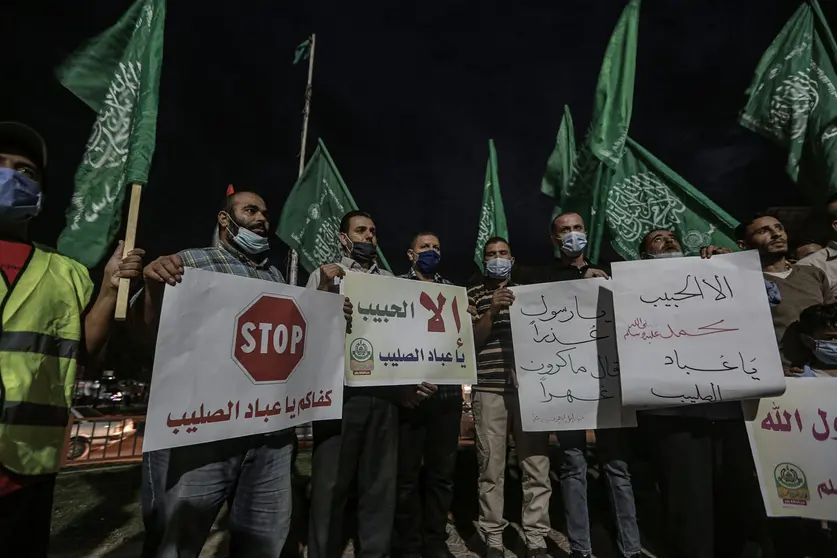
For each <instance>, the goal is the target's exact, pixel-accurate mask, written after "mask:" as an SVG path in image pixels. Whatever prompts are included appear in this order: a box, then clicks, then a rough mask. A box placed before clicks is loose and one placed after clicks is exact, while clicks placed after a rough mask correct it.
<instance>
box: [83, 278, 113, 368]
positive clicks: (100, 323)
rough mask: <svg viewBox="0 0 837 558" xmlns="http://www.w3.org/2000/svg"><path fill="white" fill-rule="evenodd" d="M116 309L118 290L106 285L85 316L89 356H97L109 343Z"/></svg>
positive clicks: (86, 344) (85, 341)
mask: <svg viewBox="0 0 837 558" xmlns="http://www.w3.org/2000/svg"><path fill="white" fill-rule="evenodd" d="M115 311H116V291H115V290H114V289H112V288H110V287H109V286H107V285H104V286H102V290H101V291H99V296H98V297H96V302H95V303H94V304H93V306H92V307H91V308H90V311H89V312H87V315H86V316H85V317H84V346H85V348H86V349H87V355H88V357H90V358H96V357H97V356H98V355H99V351H101V350H102V348H103V347H104V346H105V343H107V340H108V335H110V328H111V324H112V322H113V315H114V312H115Z"/></svg>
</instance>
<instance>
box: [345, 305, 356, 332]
mask: <svg viewBox="0 0 837 558" xmlns="http://www.w3.org/2000/svg"><path fill="white" fill-rule="evenodd" d="M354 312H355V307H354V305H353V304H352V301H351V300H349V297H346V298H344V299H343V315H344V316H345V317H346V333H351V332H352V314H354Z"/></svg>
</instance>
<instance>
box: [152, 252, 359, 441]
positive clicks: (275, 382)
mask: <svg viewBox="0 0 837 558" xmlns="http://www.w3.org/2000/svg"><path fill="white" fill-rule="evenodd" d="M345 333H346V321H345V317H344V316H343V297H341V296H338V295H334V294H330V293H324V292H320V291H312V290H307V289H302V288H299V287H292V286H289V285H284V284H280V283H274V282H270V281H262V280H259V279H249V278H246V277H236V276H234V275H228V274H224V273H214V272H211V271H202V270H199V269H191V268H187V269H186V272H185V273H184V274H183V282H182V283H180V284H178V285H177V286H176V287H171V286H166V291H165V296H164V298H163V309H162V314H161V317H160V328H159V332H158V334H157V349H156V354H155V358H154V371H153V374H152V378H151V395H150V399H149V402H148V417H147V422H146V429H145V440H144V442H143V451H153V450H158V449H165V448H172V447H179V446H187V445H192V444H200V443H203V442H212V441H215V440H223V439H226V438H237V437H239V436H247V435H251V434H263V433H268V432H274V431H277V430H282V429H285V428H290V427H293V426H296V425H298V424H304V423H306V422H310V421H312V420H324V419H338V418H340V417H341V416H342V407H343V358H344V352H343V346H344V340H345Z"/></svg>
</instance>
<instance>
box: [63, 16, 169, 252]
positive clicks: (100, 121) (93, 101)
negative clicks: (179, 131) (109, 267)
mask: <svg viewBox="0 0 837 558" xmlns="http://www.w3.org/2000/svg"><path fill="white" fill-rule="evenodd" d="M165 17H166V2H165V0H138V1H137V2H135V3H134V4H133V5H132V6H131V7H130V8H129V9H128V11H127V12H126V13H125V14H124V15H123V16H122V17H121V18H120V19H119V21H118V22H117V23H116V25H114V26H113V27H111V28H110V29H108V30H107V31H105V32H104V33H102V34H101V35H99V36H98V37H96V38H95V39H93V40H91V41H90V42H89V43H87V44H86V45H85V46H83V47H82V48H81V49H80V50H79V51H78V52H76V53H75V54H73V55H72V56H71V57H70V58H69V59H68V60H67V61H66V62H65V63H64V64H63V65H62V66H61V67H60V68H59V69H58V72H57V74H58V79H59V81H60V82H61V84H62V85H63V86H64V87H66V88H67V89H69V90H70V91H71V92H72V93H74V94H75V95H76V96H77V97H78V98H79V99H81V100H82V101H84V103H85V104H87V105H88V106H89V107H90V108H92V109H93V110H94V111H96V113H97V116H96V122H95V123H94V124H93V130H92V132H91V134H90V138H89V140H88V142H87V147H86V149H85V152H84V155H83V156H82V160H81V164H80V165H79V167H78V170H77V171H76V177H75V192H74V193H73V198H72V202H71V204H70V207H69V208H68V210H67V224H66V227H65V228H64V230H63V231H62V232H61V236H60V237H59V238H58V248H59V250H60V251H61V252H62V253H64V254H66V255H68V256H70V257H72V258H75V259H76V260H78V261H80V262H81V263H83V264H84V265H86V266H88V267H92V266H94V265H96V264H97V263H98V262H99V261H100V260H101V259H102V257H103V256H104V255H105V254H106V251H107V249H108V246H109V245H110V243H111V242H113V239H114V238H115V237H116V234H117V232H118V231H119V227H120V221H121V218H122V202H123V199H124V197H125V188H126V186H127V185H128V184H145V183H146V182H147V181H148V171H149V169H150V167H151V158H152V156H153V155H154V144H155V138H156V133H157V132H156V128H157V101H158V97H159V86H160V73H161V70H162V63H163V29H164V26H165Z"/></svg>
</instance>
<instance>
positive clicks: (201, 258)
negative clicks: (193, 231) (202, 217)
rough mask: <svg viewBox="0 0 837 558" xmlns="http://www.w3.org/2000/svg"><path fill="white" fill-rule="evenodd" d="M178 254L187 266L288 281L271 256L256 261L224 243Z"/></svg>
mask: <svg viewBox="0 0 837 558" xmlns="http://www.w3.org/2000/svg"><path fill="white" fill-rule="evenodd" d="M177 255H178V256H180V258H181V259H182V260H183V265H184V266H187V267H194V268H196V269H204V270H206V271H217V272H218V273H229V274H230V275H237V276H239V277H250V278H252V279H262V280H264V281H273V282H275V283H286V281H285V278H284V277H283V276H282V272H281V271H279V269H278V268H277V267H276V266H275V265H273V264H272V263H271V262H270V259H269V258H265V259H263V260H262V261H261V262H259V263H254V262H253V261H251V260H250V259H249V258H248V257H247V256H245V255H244V254H243V253H242V252H239V251H238V250H236V249H235V248H233V247H231V246H227V245H226V244H224V243H221V245H220V246H219V247H218V248H192V249H189V250H183V251H182V252H178V254H177Z"/></svg>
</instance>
